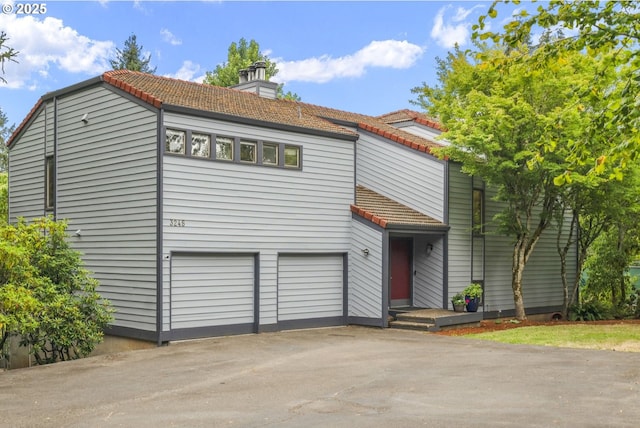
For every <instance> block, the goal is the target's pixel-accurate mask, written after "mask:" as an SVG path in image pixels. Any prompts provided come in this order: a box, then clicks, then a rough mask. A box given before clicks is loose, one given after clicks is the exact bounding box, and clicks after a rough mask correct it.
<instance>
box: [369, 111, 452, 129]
mask: <svg viewBox="0 0 640 428" xmlns="http://www.w3.org/2000/svg"><path fill="white" fill-rule="evenodd" d="M377 118H378V119H379V120H381V121H383V122H385V123H388V124H392V123H396V122H406V121H408V120H410V121H413V122H416V123H419V124H421V125H424V126H428V127H429V128H433V129H437V130H438V131H444V130H445V129H444V127H443V126H442V125H441V124H440V122H438V121H437V120H435V119H433V118H431V117H429V116H427V115H425V114H422V113H418V112H417V111H413V110H409V109H404V110H398V111H394V112H391V113H387V114H383V115H381V116H378V117H377Z"/></svg>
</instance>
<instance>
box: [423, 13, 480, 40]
mask: <svg viewBox="0 0 640 428" xmlns="http://www.w3.org/2000/svg"><path fill="white" fill-rule="evenodd" d="M483 7H484V6H482V5H477V6H474V7H472V8H470V9H465V8H463V7H458V8H457V9H456V11H455V14H454V15H453V16H452V17H450V18H448V20H447V22H445V12H447V11H448V10H449V9H451V5H449V6H444V7H442V8H440V10H438V13H437V14H436V16H435V18H434V19H433V28H432V29H431V38H433V39H434V40H435V41H436V43H437V44H438V45H440V46H442V47H444V48H448V49H449V48H452V47H454V46H455V45H456V43H457V44H458V45H459V46H464V45H465V44H467V43H468V41H469V36H470V35H471V25H472V23H470V22H468V21H466V19H467V18H468V17H469V15H471V13H472V12H473V11H474V9H477V8H483Z"/></svg>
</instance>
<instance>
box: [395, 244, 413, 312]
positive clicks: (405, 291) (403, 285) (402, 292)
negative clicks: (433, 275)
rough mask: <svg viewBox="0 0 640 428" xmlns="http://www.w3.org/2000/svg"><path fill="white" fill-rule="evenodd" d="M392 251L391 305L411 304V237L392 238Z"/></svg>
mask: <svg viewBox="0 0 640 428" xmlns="http://www.w3.org/2000/svg"><path fill="white" fill-rule="evenodd" d="M389 250H390V253H391V257H390V260H391V291H390V294H391V306H407V305H411V252H412V250H413V241H412V240H411V239H399V238H392V239H390V242H389Z"/></svg>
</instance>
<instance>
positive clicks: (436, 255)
mask: <svg viewBox="0 0 640 428" xmlns="http://www.w3.org/2000/svg"><path fill="white" fill-rule="evenodd" d="M413 242H414V247H413V251H414V252H413V266H414V270H415V272H416V274H415V276H414V277H413V304H414V306H419V307H422V308H441V307H442V297H443V296H442V293H443V284H444V277H443V263H444V240H443V239H442V237H439V236H426V235H418V236H416V237H415V238H414V241H413ZM429 243H430V244H431V245H433V250H432V251H431V254H429V255H427V251H426V248H427V244H429Z"/></svg>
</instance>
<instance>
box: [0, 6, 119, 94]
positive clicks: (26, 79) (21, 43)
mask: <svg viewBox="0 0 640 428" xmlns="http://www.w3.org/2000/svg"><path fill="white" fill-rule="evenodd" d="M0 28H3V29H4V31H6V33H7V36H8V37H9V41H8V42H7V45H8V46H11V47H12V48H13V49H15V50H16V51H18V52H19V54H18V56H17V60H18V63H17V64H16V63H10V64H7V65H6V67H5V72H6V74H5V75H4V78H5V79H6V80H7V82H8V83H7V84H4V85H3V86H8V87H10V88H22V87H29V88H32V87H34V86H35V85H34V83H33V80H32V75H33V74H37V75H39V76H40V77H48V76H49V70H50V68H52V67H57V68H59V69H61V70H64V71H67V72H70V73H85V74H99V73H101V72H103V71H105V70H108V69H109V68H110V67H109V58H110V57H111V56H112V55H113V52H114V49H115V46H114V43H113V42H112V41H100V40H92V39H89V38H88V37H86V36H83V35H81V34H78V32H77V31H76V30H74V29H73V28H71V27H67V26H65V25H64V24H63V22H62V20H60V19H57V18H52V17H46V18H44V19H42V20H38V19H36V18H35V17H33V16H25V17H18V15H0Z"/></svg>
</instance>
